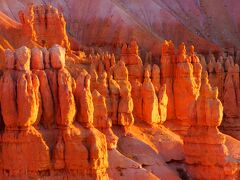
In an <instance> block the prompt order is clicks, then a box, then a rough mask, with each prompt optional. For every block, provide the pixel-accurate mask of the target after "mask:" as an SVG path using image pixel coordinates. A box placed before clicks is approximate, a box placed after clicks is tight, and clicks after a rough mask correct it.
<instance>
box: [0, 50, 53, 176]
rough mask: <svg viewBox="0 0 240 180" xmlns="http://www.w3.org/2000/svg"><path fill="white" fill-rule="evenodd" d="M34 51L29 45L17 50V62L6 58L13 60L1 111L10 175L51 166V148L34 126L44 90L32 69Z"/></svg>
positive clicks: (4, 154)
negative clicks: (40, 91)
mask: <svg viewBox="0 0 240 180" xmlns="http://www.w3.org/2000/svg"><path fill="white" fill-rule="evenodd" d="M30 52H31V51H30V50H29V49H28V48H27V47H21V48H19V49H17V50H16V51H15V57H16V59H14V61H13V58H12V56H7V57H6V61H8V60H9V61H10V62H8V63H7V64H8V65H7V67H8V69H7V70H6V71H5V72H4V74H3V76H2V77H1V110H2V112H1V113H2V116H3V121H4V125H5V130H4V132H3V134H2V137H1V148H2V151H1V155H0V157H1V162H2V166H1V169H2V171H4V174H5V175H6V177H7V176H13V177H14V176H17V177H21V176H27V175H32V176H36V175H37V174H38V173H39V172H44V171H48V170H49V169H50V152H49V147H48V146H47V144H46V142H45V141H44V139H43V136H42V134H41V133H40V132H39V131H37V130H36V129H35V128H34V127H33V125H34V124H35V123H36V121H37V120H38V111H39V104H40V97H39V94H40V93H39V80H38V78H37V76H36V75H35V74H33V73H32V72H31V71H30V57H31V54H30ZM8 58H9V59H8ZM10 64H11V65H10ZM13 65H14V66H13ZM13 67H16V69H14V68H13ZM33 146H34V147H35V148H36V149H35V150H34V151H32V147H33ZM29 153H30V154H29ZM19 154H20V155H19ZM10 159H11V160H10Z"/></svg>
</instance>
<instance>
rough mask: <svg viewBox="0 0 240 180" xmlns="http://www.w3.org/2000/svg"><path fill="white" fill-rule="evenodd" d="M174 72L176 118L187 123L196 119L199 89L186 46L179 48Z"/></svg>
mask: <svg viewBox="0 0 240 180" xmlns="http://www.w3.org/2000/svg"><path fill="white" fill-rule="evenodd" d="M174 71H175V78H174V87H173V89H174V102H175V111H176V118H177V119H180V120H182V121H185V122H186V123H187V122H188V121H190V120H192V119H195V118H196V114H194V112H195V108H196V107H195V100H196V98H197V96H198V88H197V84H196V82H195V80H194V76H193V66H192V64H191V61H190V58H187V55H186V49H185V45H184V44H181V45H180V46H179V49H178V56H177V59H176V64H175V68H174ZM186 106H187V107H186Z"/></svg>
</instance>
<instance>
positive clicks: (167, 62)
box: [160, 41, 175, 120]
mask: <svg viewBox="0 0 240 180" xmlns="http://www.w3.org/2000/svg"><path fill="white" fill-rule="evenodd" d="M174 62H175V53H174V45H173V43H172V42H168V41H164V43H163V44H162V56H161V59H160V65H161V83H162V84H166V91H167V96H168V105H167V119H169V120H172V119H175V108H174V95H173V68H174V66H173V65H174Z"/></svg>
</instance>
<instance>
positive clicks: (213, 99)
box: [184, 73, 239, 179]
mask: <svg viewBox="0 0 240 180" xmlns="http://www.w3.org/2000/svg"><path fill="white" fill-rule="evenodd" d="M217 96H218V90H217V89H216V88H211V86H210V85H209V82H208V77H207V75H206V73H205V74H204V77H203V81H202V85H201V90H200V96H199V97H198V99H197V120H195V121H192V124H191V127H190V129H189V130H188V133H187V135H186V136H185V137H184V151H185V155H186V164H187V170H188V172H189V174H190V176H191V177H192V178H193V179H221V178H223V179H228V178H229V179H237V177H239V174H238V173H239V166H238V163H239V162H238V161H237V159H234V155H233V154H232V153H231V152H230V148H231V147H228V146H227V144H226V138H227V136H226V135H225V134H223V133H221V132H220V131H219V130H218V128H217V127H218V126H219V125H220V124H221V121H222V117H223V106H222V104H221V102H220V100H219V99H218V98H217ZM216 152H217V154H216Z"/></svg>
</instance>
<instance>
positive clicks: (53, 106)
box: [0, 45, 108, 179]
mask: <svg viewBox="0 0 240 180" xmlns="http://www.w3.org/2000/svg"><path fill="white" fill-rule="evenodd" d="M48 55H49V56H50V63H45V62H48V61H49V57H48ZM5 59H6V70H4V73H3V76H2V77H1V83H0V85H1V114H2V116H3V121H4V125H5V128H4V132H3V134H2V136H1V148H2V151H1V153H0V158H1V162H2V165H1V170H2V171H3V172H4V174H0V176H1V177H3V178H11V177H18V178H37V177H50V178H55V177H58V176H65V175H66V176H67V177H69V178H74V177H78V178H79V177H85V178H86V177H88V178H95V179H108V175H107V173H106V168H107V167H108V161H107V141H106V138H105V136H104V135H103V134H102V133H101V132H99V131H98V130H97V129H95V128H94V127H93V113H94V112H93V102H92V98H91V97H92V96H91V92H90V84H89V83H90V76H89V75H86V77H85V79H84V82H83V83H82V84H81V83H79V81H77V82H78V83H77V87H76V83H75V80H74V79H73V78H72V76H71V75H70V73H69V72H68V70H67V69H66V68H65V49H64V48H62V47H61V46H59V45H54V46H53V47H52V48H51V49H50V50H49V53H48V51H47V50H46V49H38V48H33V49H32V50H30V49H28V48H27V47H21V48H19V49H16V50H15V51H14V52H13V51H10V50H7V51H6V57H5ZM79 95H80V96H79ZM79 97H80V98H79ZM75 99H76V100H78V101H77V102H80V105H81V106H80V107H81V108H80V109H77V108H76V105H77V103H76V102H75ZM40 107H42V108H40ZM77 111H80V114H81V115H82V116H81V118H82V119H83V120H82V119H81V120H79V119H77V120H78V121H77V122H74V120H75V116H76V114H77V113H78V112H77ZM86 124H87V125H86ZM42 125H43V126H42ZM82 126H84V127H86V129H85V128H83V127H82ZM54 127H55V128H54ZM48 134H50V135H51V136H53V137H50V136H49V135H48ZM54 137H55V138H54ZM32 147H34V148H36V149H35V150H34V151H33V150H32ZM50 152H53V153H50ZM51 155H52V157H50V156H51ZM10 159H11V160H10ZM51 164H53V166H51ZM50 172H51V173H50Z"/></svg>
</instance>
